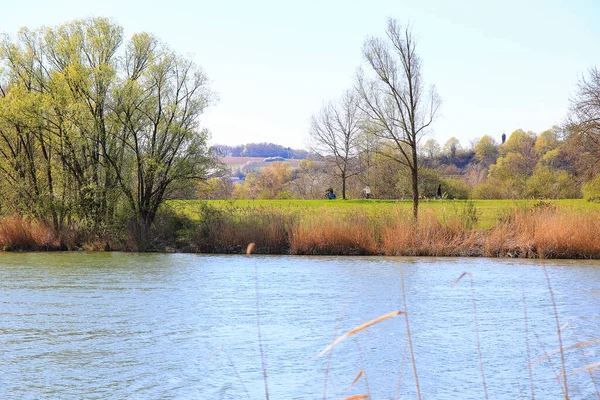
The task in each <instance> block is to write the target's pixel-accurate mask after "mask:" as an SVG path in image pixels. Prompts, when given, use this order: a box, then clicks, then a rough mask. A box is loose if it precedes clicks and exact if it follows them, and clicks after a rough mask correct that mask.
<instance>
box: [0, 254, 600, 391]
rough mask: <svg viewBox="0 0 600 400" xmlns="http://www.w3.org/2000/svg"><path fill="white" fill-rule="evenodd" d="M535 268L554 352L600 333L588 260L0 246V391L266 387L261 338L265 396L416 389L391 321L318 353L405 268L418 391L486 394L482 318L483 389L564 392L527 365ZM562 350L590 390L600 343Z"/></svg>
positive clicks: (384, 309)
mask: <svg viewBox="0 0 600 400" xmlns="http://www.w3.org/2000/svg"><path fill="white" fill-rule="evenodd" d="M543 266H546V268H547V271H548V276H549V278H550V283H551V286H552V289H553V294H554V297H555V303H556V307H557V310H558V315H559V319H560V324H561V325H564V324H567V325H565V326H564V327H563V330H562V336H563V346H564V347H567V346H570V345H573V344H575V343H578V342H584V341H593V340H594V339H599V338H600V307H599V306H600V304H599V303H600V262H597V261H563V260H561V261H539V260H537V261H531V260H529V261H528V260H498V259H483V258H479V259H461V258H454V259H452V258H380V257H369V258H366V257H365V258H363V257H283V256H214V255H191V254H125V253H92V254H90V253H22V254H19V253H0V368H1V372H0V398H2V399H13V398H14V399H41V398H52V399H54V398H61V399H83V398H86V399H95V398H97V399H105V398H111V399H125V398H127V399H129V398H139V399H150V398H151V399H171V398H173V399H180V398H181V399H186V398H190V399H243V398H252V399H255V398H265V378H264V377H263V368H262V362H261V354H260V352H259V343H260V344H261V345H262V348H263V354H264V360H265V365H266V373H267V380H266V381H267V385H268V391H269V396H270V398H271V399H322V398H323V397H324V395H326V397H327V398H331V399H338V398H343V397H346V396H352V395H359V394H370V395H371V396H372V398H373V399H395V398H400V399H414V398H416V397H417V395H416V384H415V377H414V372H413V364H412V362H411V359H410V351H409V347H408V346H407V334H406V320H405V318H404V316H402V315H400V316H397V317H394V318H391V319H388V320H385V321H382V322H380V323H378V324H375V325H372V326H370V327H368V328H366V329H364V330H362V331H360V332H358V333H356V334H354V335H352V336H350V337H348V338H346V339H345V340H343V341H341V342H340V343H339V344H337V345H336V346H335V347H334V348H333V351H332V353H331V357H330V358H329V357H328V356H327V355H325V356H323V357H317V354H318V353H319V352H320V351H321V350H323V349H324V348H325V347H326V346H327V345H328V344H329V343H331V342H332V340H333V337H334V335H335V334H336V332H337V334H338V336H339V335H341V334H343V333H345V332H347V331H349V330H351V329H353V328H354V327H356V326H359V325H361V324H363V323H365V322H367V321H369V320H371V319H374V318H376V317H379V316H381V315H384V314H387V313H389V312H391V311H394V310H405V307H404V304H403V301H402V289H401V287H402V279H404V286H405V293H406V302H407V304H406V310H407V311H408V317H409V322H410V330H411V339H412V345H413V349H414V358H415V366H416V370H417V376H418V381H419V386H420V392H421V395H422V398H424V399H436V400H439V399H442V400H443V399H482V398H484V396H485V394H484V385H483V383H482V382H483V379H482V372H481V368H480V362H479V357H478V340H477V329H478V331H479V337H480V340H479V347H480V350H481V354H482V364H483V372H484V374H485V381H486V389H487V392H488V396H489V398H490V399H518V398H521V397H522V398H531V397H532V396H531V391H532V387H533V392H534V395H535V397H536V398H537V399H559V398H561V396H562V392H561V390H562V389H561V384H560V382H559V381H557V379H556V374H557V373H558V372H559V371H560V369H561V361H560V355H559V354H557V355H554V356H551V357H549V358H548V359H545V360H542V361H540V362H538V363H537V364H535V365H534V366H533V367H532V368H531V369H529V368H528V367H527V365H528V363H529V362H533V361H535V360H536V359H538V358H540V357H542V356H544V354H546V353H550V352H552V351H554V350H556V349H558V348H559V344H558V339H557V333H556V321H555V317H554V312H553V306H552V301H551V297H550V291H549V289H548V284H547V282H546V277H545V274H544V269H543ZM463 272H470V273H471V274H472V278H473V280H472V283H473V285H472V286H471V281H470V277H469V276H468V275H467V276H465V277H464V278H463V279H462V280H461V281H460V282H459V283H458V284H457V285H456V286H454V287H453V286H452V283H453V282H454V281H455V280H456V279H457V278H458V277H459V276H460V275H461V274H462V273H463ZM402 277H403V278H402ZM257 293H258V306H257ZM473 300H475V302H473ZM474 303H475V307H476V310H477V312H476V313H475V312H474V311H473V310H474ZM257 313H258V317H259V320H260V334H261V340H260V342H259V340H258V327H257ZM475 320H477V324H475ZM476 328H477V329H476ZM528 353H529V356H528ZM565 362H566V370H567V380H568V384H569V393H570V395H571V398H572V399H588V398H594V399H595V398H597V396H596V391H595V387H594V383H593V379H592V378H591V377H590V374H589V373H587V372H586V371H581V369H582V368H583V367H584V366H585V365H590V364H595V363H598V362H600V343H593V344H589V345H586V346H582V347H581V348H575V349H572V350H568V351H566V352H565ZM328 363H329V364H328ZM361 371H364V372H363V373H362V374H360V372H361ZM530 371H531V376H532V378H531V377H530ZM359 374H360V377H359V378H358V380H357V381H356V383H355V384H354V386H352V382H353V380H354V379H355V378H356V377H357V375H359ZM592 376H593V377H595V379H596V380H600V370H598V371H596V372H595V373H594V374H593V375H592ZM325 381H327V382H326V383H325ZM599 383H600V382H599Z"/></svg>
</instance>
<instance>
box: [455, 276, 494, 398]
mask: <svg viewBox="0 0 600 400" xmlns="http://www.w3.org/2000/svg"><path fill="white" fill-rule="evenodd" d="M467 275H468V276H469V282H470V283H471V302H472V303H473V322H474V324H475V338H476V339H477V354H478V356H479V370H480V371H481V380H482V383H483V392H484V395H485V397H484V398H485V399H486V400H487V399H488V398H489V397H488V391H487V382H486V379H485V371H484V369H483V354H482V353H481V339H480V338H479V317H478V316H477V303H476V302H475V287H474V285H473V274H472V273H470V272H463V273H462V274H461V275H460V276H459V277H458V278H457V279H456V280H455V281H454V283H453V284H452V287H454V286H456V285H457V284H458V283H459V282H460V280H461V279H462V278H464V277H465V276H467Z"/></svg>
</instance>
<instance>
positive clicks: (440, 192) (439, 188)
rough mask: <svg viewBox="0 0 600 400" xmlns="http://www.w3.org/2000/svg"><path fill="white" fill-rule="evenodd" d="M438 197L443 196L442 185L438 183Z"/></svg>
mask: <svg viewBox="0 0 600 400" xmlns="http://www.w3.org/2000/svg"><path fill="white" fill-rule="evenodd" d="M437 197H438V199H441V198H442V185H438V189H437Z"/></svg>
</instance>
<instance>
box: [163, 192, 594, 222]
mask: <svg viewBox="0 0 600 400" xmlns="http://www.w3.org/2000/svg"><path fill="white" fill-rule="evenodd" d="M469 202H470V203H469ZM538 202H539V200H430V201H421V202H420V203H419V209H420V212H422V213H424V212H433V213H435V215H437V216H438V218H443V217H444V216H445V215H453V214H455V213H459V212H461V211H462V210H464V209H465V207H467V206H468V204H472V205H473V206H475V208H476V210H477V215H478V224H477V225H478V226H479V227H480V228H488V227H492V226H494V225H496V223H497V222H498V221H499V220H500V219H502V218H503V217H504V216H505V215H507V213H509V212H510V211H512V210H514V209H515V208H530V207H534V205H535V204H536V203H538ZM545 202H547V203H551V204H553V205H555V206H556V207H557V208H559V209H565V210H566V209H570V210H576V211H583V212H585V211H588V210H589V211H592V210H599V209H600V204H598V203H590V202H587V201H585V200H582V199H574V200H547V201H545ZM204 203H207V204H209V205H211V206H214V207H217V208H247V207H252V208H279V209H283V210H286V211H290V212H298V213H306V212H308V213H311V214H315V213H318V212H319V210H323V211H325V210H329V211H334V210H336V211H339V212H340V213H354V212H360V213H373V214H381V213H386V212H391V211H397V210H399V209H400V210H403V211H406V213H407V214H410V213H411V212H412V201H410V200H339V199H338V200H171V201H168V202H167V205H168V206H170V207H172V208H173V209H174V210H175V212H177V213H179V214H182V215H185V216H187V217H189V218H190V219H192V220H198V219H199V211H200V208H201V205H202V204H204Z"/></svg>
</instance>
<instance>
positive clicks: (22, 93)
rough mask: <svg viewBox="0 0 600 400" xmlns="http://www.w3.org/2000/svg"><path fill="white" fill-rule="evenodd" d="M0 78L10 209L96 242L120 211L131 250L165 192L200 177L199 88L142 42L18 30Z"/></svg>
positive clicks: (164, 53) (168, 57) (203, 167)
mask: <svg viewBox="0 0 600 400" xmlns="http://www.w3.org/2000/svg"><path fill="white" fill-rule="evenodd" d="M0 72H1V73H2V75H0V177H2V178H4V179H3V180H0V182H5V184H7V185H10V186H9V187H8V188H5V190H4V194H6V193H8V194H9V195H10V193H11V191H13V192H17V193H16V195H14V196H9V195H5V196H4V198H5V199H7V198H10V199H11V203H13V204H12V205H13V206H15V208H16V207H18V208H20V211H22V212H29V213H32V214H34V215H35V216H38V217H42V218H43V217H45V216H48V215H51V218H52V220H53V222H54V225H55V227H60V225H61V224H62V221H63V219H64V217H65V215H71V216H72V217H74V218H75V219H76V220H77V221H78V223H79V225H80V226H81V224H82V223H83V225H85V226H87V227H88V228H89V229H90V230H92V231H94V232H100V233H101V229H100V228H105V227H107V226H108V225H110V224H111V223H112V221H113V220H114V219H115V218H114V217H115V216H116V214H117V211H116V210H117V207H118V205H120V204H125V207H120V208H121V209H123V208H128V209H129V210H131V212H132V214H133V220H134V223H133V227H134V228H135V231H136V233H137V234H136V238H137V239H138V247H139V248H140V249H141V248H143V247H144V245H145V241H146V238H147V233H148V230H149V228H150V226H151V225H152V223H153V221H154V217H155V216H156V212H157V209H158V207H159V205H160V204H161V203H162V202H163V200H164V199H165V196H166V195H167V194H168V193H169V190H170V188H172V187H173V185H177V184H185V183H189V182H188V181H189V180H192V179H199V178H203V177H205V175H206V171H207V169H208V168H209V166H210V160H209V158H208V149H207V145H206V139H207V137H206V136H207V134H206V132H204V131H203V130H202V129H201V128H200V126H199V116H200V115H201V114H202V112H203V111H204V109H205V107H206V106H207V105H208V104H210V102H211V99H212V94H211V92H210V90H209V88H208V81H207V79H206V76H205V75H204V73H203V72H202V70H201V69H200V68H199V67H197V66H196V65H195V64H194V63H193V62H192V61H190V60H187V59H185V58H183V57H181V56H179V55H177V54H175V53H174V52H173V51H171V50H170V49H169V48H168V47H167V46H166V45H164V44H162V43H160V42H159V41H158V40H156V39H154V38H152V37H151V36H150V35H148V34H143V33H142V34H136V35H134V36H133V37H132V39H131V40H130V41H128V42H127V43H126V45H125V46H124V38H123V29H122V28H121V27H120V26H118V25H116V24H114V23H112V22H111V21H110V20H108V19H106V18H90V19H85V20H77V21H73V22H70V23H67V24H63V25H60V26H58V27H54V28H40V29H38V30H35V31H30V30H28V29H26V28H24V29H22V30H21V31H20V32H19V34H18V35H17V37H16V39H15V40H12V39H11V38H9V37H7V36H5V37H2V38H0ZM15 189H16V190H15ZM0 194H2V193H0ZM19 199H23V201H18V200H19ZM46 219H49V218H46Z"/></svg>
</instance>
